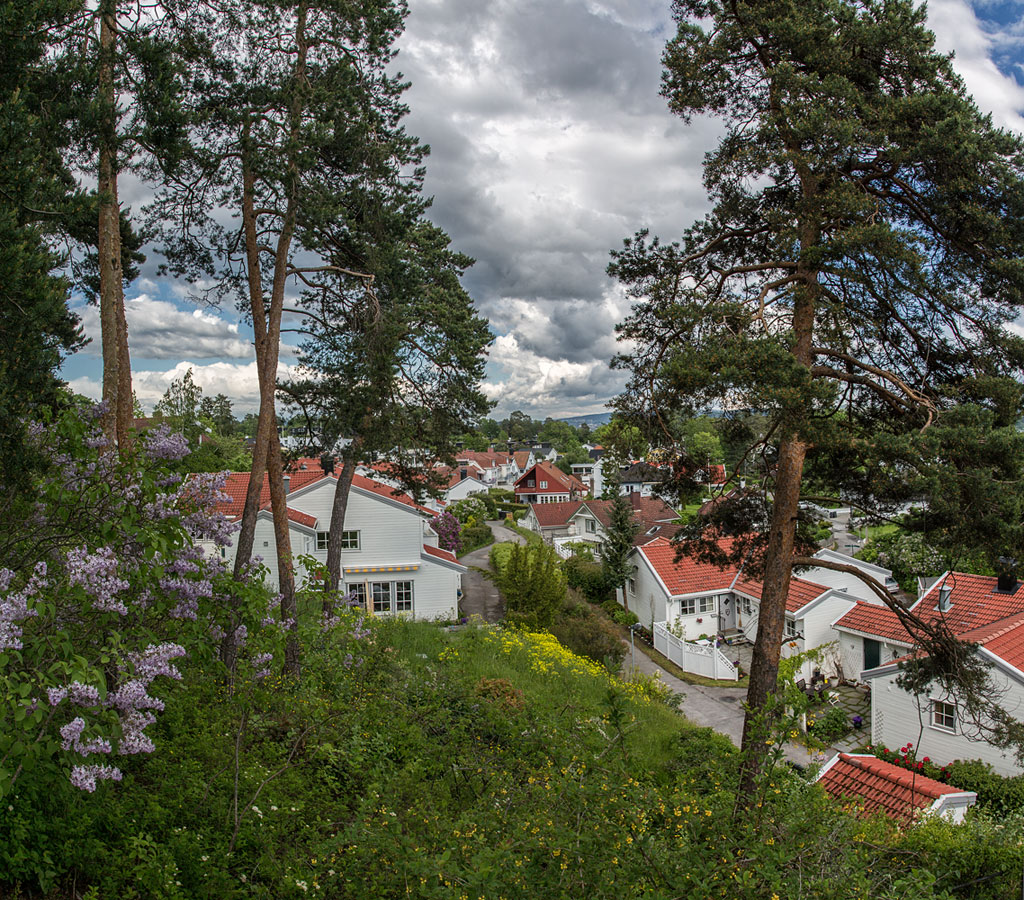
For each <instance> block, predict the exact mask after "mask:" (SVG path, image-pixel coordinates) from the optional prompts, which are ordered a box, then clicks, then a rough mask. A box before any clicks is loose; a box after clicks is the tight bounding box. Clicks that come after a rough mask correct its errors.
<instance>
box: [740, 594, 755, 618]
mask: <svg viewBox="0 0 1024 900" xmlns="http://www.w3.org/2000/svg"><path fill="white" fill-rule="evenodd" d="M742 601H743V615H745V616H752V615H753V614H754V604H753V602H751V599H750V598H749V597H743V598H742Z"/></svg>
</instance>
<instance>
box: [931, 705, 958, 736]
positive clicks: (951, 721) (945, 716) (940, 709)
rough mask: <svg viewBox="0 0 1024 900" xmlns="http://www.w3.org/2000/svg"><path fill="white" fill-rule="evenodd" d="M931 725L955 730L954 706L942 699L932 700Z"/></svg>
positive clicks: (944, 729) (946, 729) (945, 729)
mask: <svg viewBox="0 0 1024 900" xmlns="http://www.w3.org/2000/svg"><path fill="white" fill-rule="evenodd" d="M932 725H933V726H934V727H935V728H941V729H942V730H943V731H950V732H954V731H956V706H955V705H954V704H952V703H946V702H945V701H944V700H932Z"/></svg>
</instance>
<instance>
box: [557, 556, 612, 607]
mask: <svg viewBox="0 0 1024 900" xmlns="http://www.w3.org/2000/svg"><path fill="white" fill-rule="evenodd" d="M562 570H563V571H564V572H565V580H566V581H567V582H568V584H569V587H571V588H575V589H576V590H578V591H579V592H580V593H581V594H583V596H584V597H586V598H587V599H588V600H589V601H590V602H591V603H603V602H604V601H605V600H607V599H609V596H610V595H611V588H610V587H609V585H608V579H606V578H605V576H604V571H603V570H602V569H601V564H600V563H596V562H593V561H591V560H586V559H583V558H581V557H578V556H573V557H570V558H569V559H567V560H566V561H565V562H564V563H562ZM613 602H614V601H613Z"/></svg>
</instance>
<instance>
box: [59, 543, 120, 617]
mask: <svg viewBox="0 0 1024 900" xmlns="http://www.w3.org/2000/svg"><path fill="white" fill-rule="evenodd" d="M66 559H67V569H68V580H69V581H70V582H71V583H72V584H77V585H80V586H81V587H82V588H84V589H85V592H86V593H87V594H89V596H91V597H92V598H93V606H94V607H95V608H96V609H98V610H100V611H101V612H116V613H118V614H120V615H122V616H124V615H127V614H128V607H126V606H125V605H124V602H123V601H122V600H119V599H118V598H117V596H116V594H118V593H119V592H120V591H123V590H125V589H126V588H127V587H128V582H127V581H125V580H124V579H123V578H119V577H118V576H117V558H116V557H115V555H114V551H113V550H112V549H111V548H110V547H100V548H99V549H98V550H97V551H96V552H95V553H90V552H89V551H88V549H87V548H86V547H84V546H83V547H78V548H77V549H74V550H69V551H68V553H67V556H66Z"/></svg>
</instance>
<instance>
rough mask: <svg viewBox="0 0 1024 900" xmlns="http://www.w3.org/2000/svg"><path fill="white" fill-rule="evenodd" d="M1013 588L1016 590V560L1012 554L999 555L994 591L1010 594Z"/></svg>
mask: <svg viewBox="0 0 1024 900" xmlns="http://www.w3.org/2000/svg"><path fill="white" fill-rule="evenodd" d="M1015 590H1017V560H1015V559H1014V558H1013V557H1012V556H1000V557H999V578H998V579H997V580H996V591H997V592H998V593H1000V594H1012V593H1013V592H1014V591H1015Z"/></svg>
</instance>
